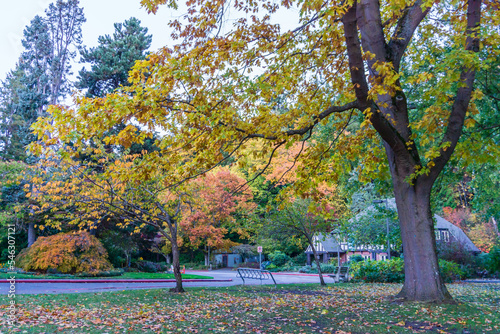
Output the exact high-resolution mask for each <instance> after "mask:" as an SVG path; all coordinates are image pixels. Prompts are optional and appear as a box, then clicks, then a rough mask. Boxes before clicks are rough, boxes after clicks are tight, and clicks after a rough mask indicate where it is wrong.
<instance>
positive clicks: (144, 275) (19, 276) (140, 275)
mask: <svg viewBox="0 0 500 334" xmlns="http://www.w3.org/2000/svg"><path fill="white" fill-rule="evenodd" d="M10 276H11V274H8V273H0V279H7V278H10ZM15 276H16V279H42V278H44V279H71V278H75V279H146V278H148V279H149V278H164V279H174V278H175V277H174V274H164V273H132V272H131V273H123V275H120V276H112V277H77V276H76V277H64V276H53V275H27V274H15ZM182 278H185V279H191V278H204V279H211V278H213V277H210V276H200V275H190V274H182Z"/></svg>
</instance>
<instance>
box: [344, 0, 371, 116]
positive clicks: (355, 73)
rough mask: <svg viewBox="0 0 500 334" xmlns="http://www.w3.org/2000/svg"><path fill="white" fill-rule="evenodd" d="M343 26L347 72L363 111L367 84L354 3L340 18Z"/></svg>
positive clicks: (366, 99) (365, 105) (366, 96)
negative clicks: (347, 59)
mask: <svg viewBox="0 0 500 334" xmlns="http://www.w3.org/2000/svg"><path fill="white" fill-rule="evenodd" d="M342 23H343V24H344V37H345V40H346V45H347V54H348V56H349V70H350V73H351V81H352V84H353V85H354V91H355V93H356V98H357V100H358V102H359V108H360V109H361V110H365V109H366V108H367V107H368V102H367V101H368V83H367V82H366V75H365V64H364V63H363V55H362V53H361V43H360V41H359V37H358V26H357V18H356V2H354V4H353V5H352V7H351V8H349V10H348V11H347V12H346V13H345V14H344V17H343V18H342Z"/></svg>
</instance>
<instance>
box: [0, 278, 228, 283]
mask: <svg viewBox="0 0 500 334" xmlns="http://www.w3.org/2000/svg"><path fill="white" fill-rule="evenodd" d="M232 281H233V280H232V279H195V278H189V279H183V280H182V282H183V283H185V282H232ZM10 282H12V281H11V280H8V279H1V280H0V283H10ZM15 282H16V283H175V282H176V281H175V279H16V280H15Z"/></svg>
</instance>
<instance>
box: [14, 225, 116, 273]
mask: <svg viewBox="0 0 500 334" xmlns="http://www.w3.org/2000/svg"><path fill="white" fill-rule="evenodd" d="M16 262H17V263H18V265H19V266H20V267H21V268H23V269H24V270H26V271H40V272H46V271H47V270H48V269H56V270H58V271H60V272H61V273H81V272H85V273H95V272H98V271H104V270H109V269H113V266H112V265H111V263H110V262H109V261H108V253H107V251H106V249H105V248H104V247H103V246H102V244H101V242H100V241H99V240H98V239H97V238H96V237H94V236H93V235H90V234H89V233H88V232H86V231H80V232H74V233H59V234H56V235H52V236H49V237H39V238H38V239H37V241H36V242H35V243H34V244H33V245H31V247H30V248H26V249H24V250H22V251H21V253H19V255H18V256H17V258H16Z"/></svg>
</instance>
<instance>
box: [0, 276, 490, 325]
mask: <svg viewBox="0 0 500 334" xmlns="http://www.w3.org/2000/svg"><path fill="white" fill-rule="evenodd" d="M448 287H449V290H450V292H451V293H452V295H453V296H454V297H455V298H456V300H457V301H458V302H459V303H458V305H440V306H438V305H429V304H404V305H398V304H392V303H390V302H388V301H387V300H386V297H387V296H389V295H391V294H395V293H396V292H397V291H398V290H399V289H400V285H397V284H339V285H330V286H328V287H326V288H321V287H319V286H316V285H281V286H278V288H277V289H276V288H274V287H272V286H243V287H242V286H239V287H230V288H213V289H202V288H191V289H189V290H188V292H187V293H185V294H180V295H179V294H169V293H168V292H166V290H141V291H121V292H106V293H95V294H66V295H18V296H16V301H17V308H18V314H17V324H15V325H14V326H8V325H7V312H6V311H7V309H6V308H7V305H8V298H7V297H6V296H2V297H1V298H0V324H1V327H0V328H1V330H0V331H1V332H2V333H15V332H21V333H179V332H182V333H488V332H490V333H500V315H499V314H500V284H452V285H449V286H448Z"/></svg>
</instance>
